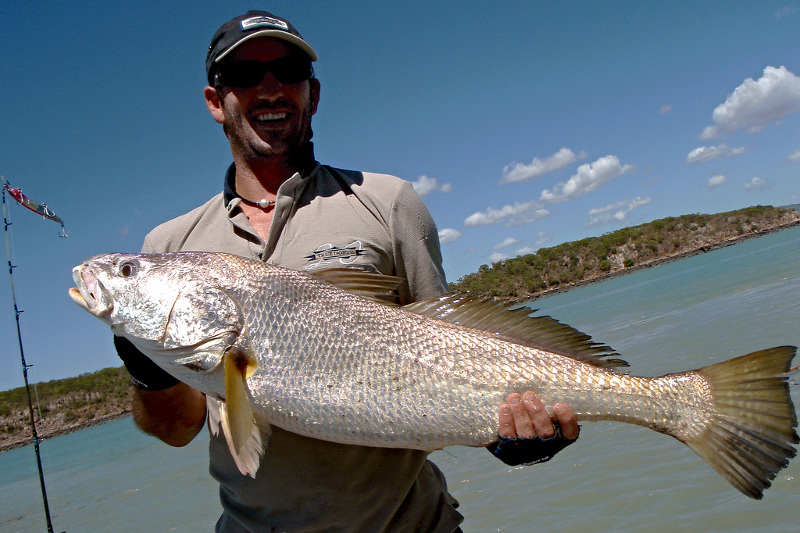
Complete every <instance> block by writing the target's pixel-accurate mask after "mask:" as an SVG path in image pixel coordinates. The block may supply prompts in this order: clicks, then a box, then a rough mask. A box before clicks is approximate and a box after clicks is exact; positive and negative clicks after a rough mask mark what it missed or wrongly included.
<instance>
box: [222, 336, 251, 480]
mask: <svg viewBox="0 0 800 533" xmlns="http://www.w3.org/2000/svg"><path fill="white" fill-rule="evenodd" d="M254 370H255V360H254V359H253V358H252V357H251V356H250V355H249V353H248V352H247V351H246V350H243V349H241V348H239V347H236V346H233V347H231V348H230V349H229V350H228V351H227V352H225V355H224V371H225V403H224V404H223V405H220V413H219V418H220V423H221V425H222V429H223V432H224V433H225V439H226V441H227V442H228V448H229V449H230V451H231V455H232V456H233V460H234V461H235V462H236V466H237V467H238V468H239V471H240V472H241V473H242V474H245V475H249V476H251V477H255V473H256V470H257V469H258V463H259V461H260V456H261V453H262V445H261V433H260V431H259V429H258V426H257V425H256V421H255V417H254V415H253V407H252V405H251V404H250V397H249V396H248V394H247V377H248V376H250V375H251V374H252V373H253V371H254Z"/></svg>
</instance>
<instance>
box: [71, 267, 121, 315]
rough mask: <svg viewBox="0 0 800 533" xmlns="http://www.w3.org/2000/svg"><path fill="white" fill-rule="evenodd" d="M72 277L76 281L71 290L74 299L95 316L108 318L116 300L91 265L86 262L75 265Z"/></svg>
mask: <svg viewBox="0 0 800 533" xmlns="http://www.w3.org/2000/svg"><path fill="white" fill-rule="evenodd" d="M72 279H73V281H74V282H75V287H72V288H70V290H69V295H70V297H71V298H72V300H73V301H74V302H75V303H76V304H78V305H79V306H81V307H83V308H84V309H86V310H87V311H88V312H90V313H91V314H93V315H94V316H96V317H98V318H101V319H102V318H107V317H108V316H109V315H110V314H111V311H112V310H113V309H114V302H113V300H112V299H111V298H110V297H109V294H108V291H107V290H106V289H105V287H103V284H102V283H101V282H100V280H99V279H97V276H95V274H94V272H92V269H91V267H89V265H86V264H84V265H80V266H77V267H75V268H74V269H72Z"/></svg>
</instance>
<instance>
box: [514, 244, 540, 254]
mask: <svg viewBox="0 0 800 533" xmlns="http://www.w3.org/2000/svg"><path fill="white" fill-rule="evenodd" d="M536 250H537V248H533V247H532V246H523V247H522V248H520V249H519V250H515V251H514V253H515V254H517V255H526V254H534V253H536Z"/></svg>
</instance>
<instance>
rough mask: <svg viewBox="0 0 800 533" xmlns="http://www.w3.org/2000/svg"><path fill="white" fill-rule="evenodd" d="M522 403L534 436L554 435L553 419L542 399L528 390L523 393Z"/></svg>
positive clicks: (547, 436) (545, 437)
mask: <svg viewBox="0 0 800 533" xmlns="http://www.w3.org/2000/svg"><path fill="white" fill-rule="evenodd" d="M524 403H525V409H526V411H527V413H528V416H529V418H530V420H531V423H532V424H533V431H534V433H535V435H534V436H539V437H542V438H544V439H547V438H549V437H552V436H553V435H555V434H556V430H555V428H554V427H553V420H552V419H551V418H550V414H549V413H548V412H547V409H545V408H544V403H543V402H542V399H541V398H539V396H537V395H536V394H534V393H532V392H531V391H528V392H526V393H525V397H524Z"/></svg>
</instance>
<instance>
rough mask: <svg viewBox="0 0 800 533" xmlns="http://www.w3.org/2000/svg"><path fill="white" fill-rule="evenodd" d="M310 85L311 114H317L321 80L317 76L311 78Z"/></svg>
mask: <svg viewBox="0 0 800 533" xmlns="http://www.w3.org/2000/svg"><path fill="white" fill-rule="evenodd" d="M308 82H309V84H310V87H311V114H312V115H313V114H315V113H316V112H317V105H318V104H319V87H320V85H319V80H318V79H317V78H311V79H310V80H308Z"/></svg>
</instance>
